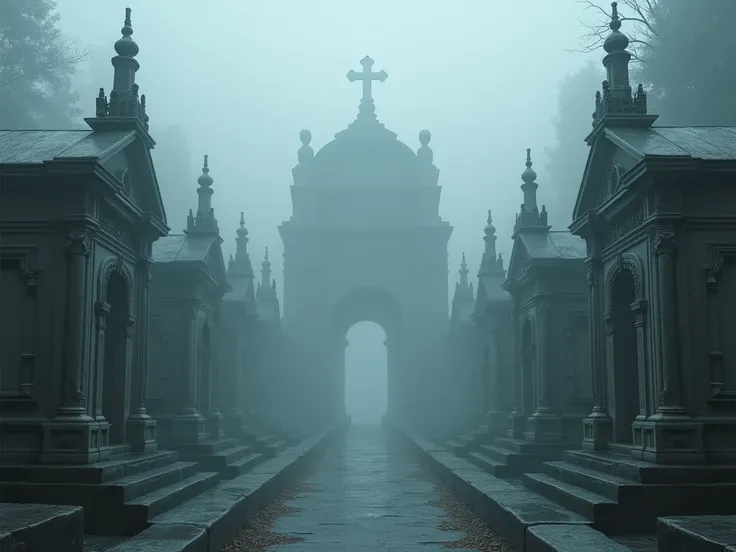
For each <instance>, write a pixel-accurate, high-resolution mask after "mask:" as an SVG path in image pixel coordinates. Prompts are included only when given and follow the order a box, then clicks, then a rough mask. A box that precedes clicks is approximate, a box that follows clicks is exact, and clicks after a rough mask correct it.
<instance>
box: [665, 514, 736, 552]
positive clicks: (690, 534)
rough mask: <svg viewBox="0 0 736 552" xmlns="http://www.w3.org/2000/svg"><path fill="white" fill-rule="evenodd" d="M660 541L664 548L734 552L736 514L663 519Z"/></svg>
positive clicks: (735, 543)
mask: <svg viewBox="0 0 736 552" xmlns="http://www.w3.org/2000/svg"><path fill="white" fill-rule="evenodd" d="M657 541H658V543H659V547H660V550H697V551H699V552H732V551H735V550H736V516H691V517H665V518H659V519H658V520H657Z"/></svg>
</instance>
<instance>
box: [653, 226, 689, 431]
mask: <svg viewBox="0 0 736 552" xmlns="http://www.w3.org/2000/svg"><path fill="white" fill-rule="evenodd" d="M654 254H655V256H656V258H657V272H658V276H659V278H658V284H659V285H658V287H659V297H658V301H657V303H658V307H659V308H658V309H657V310H658V313H657V314H658V318H659V327H660V354H659V360H660V362H659V369H660V372H661V373H660V381H661V382H662V389H661V390H660V392H659V397H658V399H659V401H658V405H657V412H658V413H659V414H662V415H672V414H676V415H678V416H680V415H683V414H685V413H686V410H685V407H684V406H683V405H682V381H681V375H680V358H679V356H680V355H679V354H678V331H677V291H676V289H675V278H676V275H675V235H674V233H673V232H669V231H659V232H658V234H657V237H656V241H655V242H654Z"/></svg>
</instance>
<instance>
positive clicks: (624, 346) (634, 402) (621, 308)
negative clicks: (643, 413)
mask: <svg viewBox="0 0 736 552" xmlns="http://www.w3.org/2000/svg"><path fill="white" fill-rule="evenodd" d="M610 299H611V310H610V319H609V324H610V335H611V347H612V351H611V352H612V353H613V366H612V368H613V376H614V377H613V380H614V389H613V395H614V400H613V405H614V409H613V410H614V413H613V414H614V415H613V425H614V427H613V431H614V440H615V441H616V442H617V443H626V444H629V443H632V442H633V432H632V430H631V424H632V423H633V422H634V420H635V418H636V417H637V416H638V415H639V353H638V340H637V335H636V313H635V312H634V311H633V310H632V308H631V305H632V303H634V302H635V301H636V284H635V281H634V275H633V274H632V273H631V271H629V270H621V271H620V272H619V273H618V274H617V275H616V276H615V278H614V280H613V282H611V296H610Z"/></svg>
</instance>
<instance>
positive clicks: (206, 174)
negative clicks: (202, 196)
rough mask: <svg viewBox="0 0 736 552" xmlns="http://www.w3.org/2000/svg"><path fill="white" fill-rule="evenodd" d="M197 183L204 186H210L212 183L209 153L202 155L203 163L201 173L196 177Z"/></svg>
mask: <svg viewBox="0 0 736 552" xmlns="http://www.w3.org/2000/svg"><path fill="white" fill-rule="evenodd" d="M197 183H198V184H199V185H200V186H206V187H210V186H212V184H213V183H214V179H213V178H212V177H211V176H210V164H209V155H205V156H204V163H203V164H202V174H201V175H200V177H199V178H198V179H197Z"/></svg>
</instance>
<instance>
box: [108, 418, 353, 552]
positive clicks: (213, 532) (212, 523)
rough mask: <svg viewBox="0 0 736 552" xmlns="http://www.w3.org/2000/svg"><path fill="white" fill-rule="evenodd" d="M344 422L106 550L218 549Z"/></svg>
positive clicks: (338, 433)
mask: <svg viewBox="0 0 736 552" xmlns="http://www.w3.org/2000/svg"><path fill="white" fill-rule="evenodd" d="M346 429H347V425H346V424H345V423H339V424H336V425H335V426H333V427H331V428H330V429H327V430H325V431H322V432H320V433H318V434H317V435H315V436H312V437H309V438H306V439H303V440H302V442H301V443H300V444H298V445H296V446H293V447H290V448H288V449H286V450H284V451H283V452H281V453H279V454H278V455H277V456H275V457H274V458H270V459H268V460H266V461H265V462H263V463H262V464H260V465H258V466H256V467H255V468H253V469H252V470H251V471H249V472H247V473H245V474H243V475H241V476H238V477H235V478H233V479H229V480H226V481H223V482H222V483H220V484H219V485H218V486H216V487H214V488H213V489H210V490H208V491H205V492H204V493H202V494H200V495H197V496H195V497H193V498H191V499H189V500H187V501H186V502H184V503H183V504H180V505H179V506H177V507H175V508H174V509H172V510H170V511H168V512H164V513H163V514H161V515H160V516H157V517H155V518H154V519H153V520H152V525H151V527H149V528H148V529H145V530H143V531H141V532H140V533H138V534H137V535H135V536H134V537H131V538H130V539H128V540H127V541H125V542H123V543H121V544H119V545H117V546H115V547H113V548H111V549H110V550H108V552H219V551H220V550H222V548H223V547H224V546H225V544H226V543H227V542H228V541H229V540H230V539H232V538H233V537H235V536H236V535H237V534H238V533H239V532H240V530H241V529H242V528H243V527H244V526H245V524H246V523H247V522H248V521H249V520H251V519H252V518H253V516H255V515H256V514H257V513H258V512H260V511H261V510H262V509H263V508H265V507H266V506H267V505H268V504H269V503H270V502H271V501H272V500H273V499H274V498H275V497H276V496H277V495H278V494H279V493H280V492H281V491H282V489H284V488H285V487H286V486H287V485H288V484H289V483H290V482H291V481H292V480H293V479H294V477H295V476H296V475H297V474H299V473H300V472H302V471H304V469H305V468H307V467H308V466H309V464H310V463H311V462H312V461H313V460H314V459H315V458H316V457H318V456H319V455H320V454H321V453H323V452H324V450H325V448H327V446H328V445H330V444H331V443H332V442H334V440H335V439H337V438H339V437H341V436H342V435H343V434H344V433H345V431H346Z"/></svg>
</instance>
